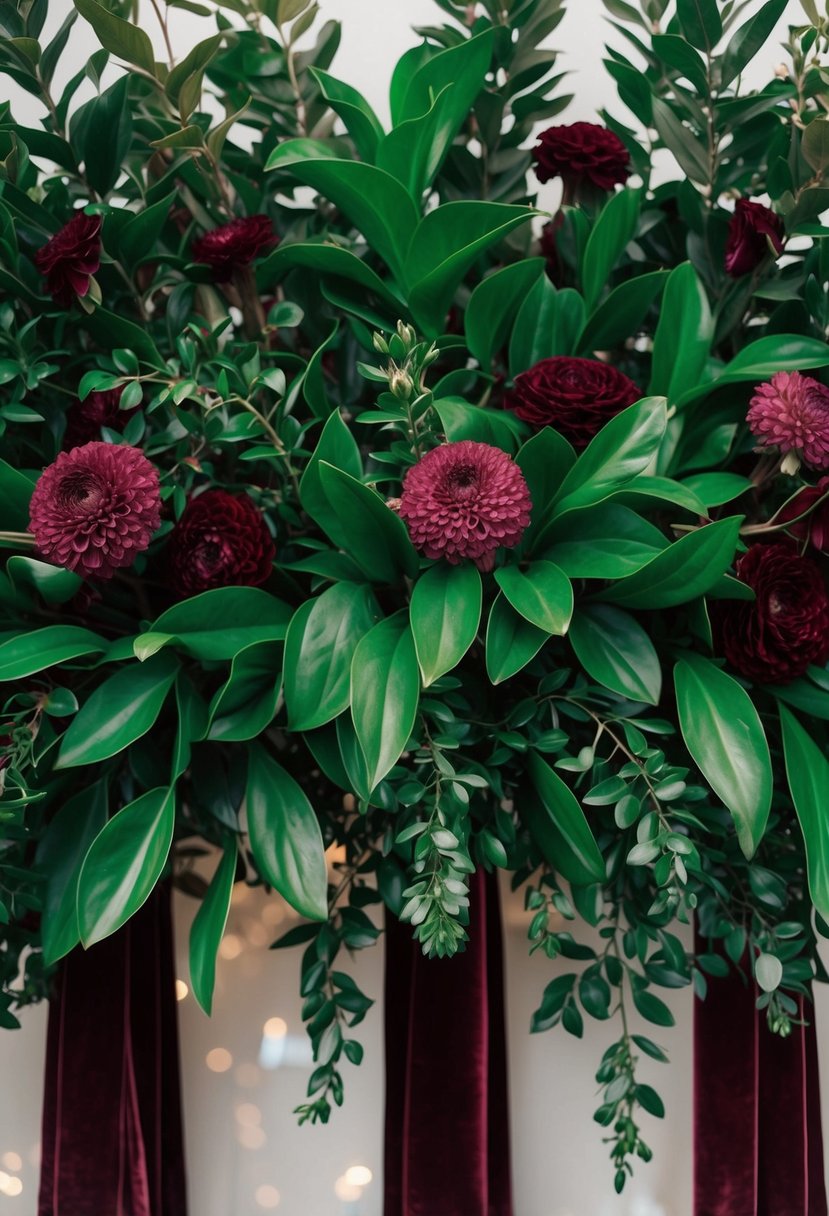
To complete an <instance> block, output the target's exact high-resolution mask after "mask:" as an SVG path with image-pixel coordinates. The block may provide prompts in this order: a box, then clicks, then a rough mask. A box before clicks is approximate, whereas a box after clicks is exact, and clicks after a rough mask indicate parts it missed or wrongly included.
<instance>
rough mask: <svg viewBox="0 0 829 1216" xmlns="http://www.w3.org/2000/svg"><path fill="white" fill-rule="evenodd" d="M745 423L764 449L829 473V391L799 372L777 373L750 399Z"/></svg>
mask: <svg viewBox="0 0 829 1216" xmlns="http://www.w3.org/2000/svg"><path fill="white" fill-rule="evenodd" d="M746 421H747V422H748V425H749V426H750V427H751V431H752V433H753V434H754V435H755V436H756V437H757V441H758V443H759V444H760V445H761V446H762V447H776V448H778V449H779V450H780V451H781V452H783V453H784V454H785V453H786V452H795V453H796V454H797V455H798V456H799V457H801V458H802V459H803V460H805V462H806V464H808V465H811V466H812V468H814V469H829V389H827V388H825V387H824V386H823V385H822V384H819V383H818V382H817V380H813V379H812V378H811V377H810V376H802V375H801V374H800V372H777V373H776V374H775V375H774V376H772V378H771V380H769V381H768V383H766V384H761V385H760V387H759V388H758V389H757V391H756V392H755V394H754V396H753V397H752V398H751V402H750V404H749V410H748V414H747V415H746Z"/></svg>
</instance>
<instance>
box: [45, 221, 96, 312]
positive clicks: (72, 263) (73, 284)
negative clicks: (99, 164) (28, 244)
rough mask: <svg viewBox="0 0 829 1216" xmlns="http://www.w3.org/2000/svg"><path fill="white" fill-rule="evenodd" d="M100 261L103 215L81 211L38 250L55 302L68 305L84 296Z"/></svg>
mask: <svg viewBox="0 0 829 1216" xmlns="http://www.w3.org/2000/svg"><path fill="white" fill-rule="evenodd" d="M100 264H101V217H100V215H84V213H83V212H82V211H79V212H78V213H77V215H75V216H73V217H72V219H71V220H70V221H69V223H68V224H64V226H63V227H62V228H61V230H60V232H56V233H55V235H54V236H53V237H52V239H51V240H50V241H47V242H46V244H45V245H44V246H43V248H42V249H38V251H37V253H36V254H35V265H36V266H37V268H38V270H39V271H40V273H41V274H43V275H45V276H46V287H47V289H48V291H49V294H50V295H51V297H52V299H53V300H54V301H55V303H56V304H60V306H61V307H62V308H68V307H69V305H70V304H71V303H72V301H73V300H74V299H75V297H76V296H85V295H86V294H87V292H88V291H89V280H90V279H91V278H92V276H93V274H95V272H96V271H97V269H98V267H99V266H100Z"/></svg>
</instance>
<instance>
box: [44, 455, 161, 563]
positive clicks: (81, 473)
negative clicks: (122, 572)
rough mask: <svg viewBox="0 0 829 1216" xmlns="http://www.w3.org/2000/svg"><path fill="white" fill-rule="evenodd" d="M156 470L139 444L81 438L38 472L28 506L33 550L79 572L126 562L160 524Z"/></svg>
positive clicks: (148, 541) (134, 556) (142, 547)
mask: <svg viewBox="0 0 829 1216" xmlns="http://www.w3.org/2000/svg"><path fill="white" fill-rule="evenodd" d="M159 504H160V494H159V485H158V473H157V472H156V470H155V469H154V468H153V466H152V465H151V464H150V462H149V460H148V459H147V457H146V456H145V455H144V453H143V452H141V451H139V450H138V448H133V447H129V446H128V445H127V444H114V443H101V442H98V443H87V444H84V445H83V447H79V448H72V450H71V451H70V452H61V453H60V455H59V456H58V458H57V460H56V461H55V462H54V464H50V465H49V467H48V468H47V469H44V471H43V473H42V474H41V475H40V478H39V480H38V483H37V485H36V486H35V490H34V494H33V495H32V501H31V504H30V507H29V513H30V516H31V522H30V524H29V527H30V529H31V531H32V532H33V534H34V538H35V542H36V544H37V549H38V551H39V552H40V553H41V554H42V556H43V557H45V558H46V559H47V560H48V561H51V562H54V563H55V565H57V566H65V567H66V569H67V570H74V571H76V572H77V573H78V574H81V575H83V576H84V577H95V578H111V577H112V575H113V573H114V572H115V571H116V570H117V569H119V568H121V567H122V566H131V565H132V563H133V562H134V561H135V558H136V555H137V554H138V553H140V552H141V551H142V550H144V549H146V548H147V546H148V545H149V543H150V540H151V539H152V535H153V532H155V530H156V528H157V527H158V526H159V524H160V522H161V513H160V509H159Z"/></svg>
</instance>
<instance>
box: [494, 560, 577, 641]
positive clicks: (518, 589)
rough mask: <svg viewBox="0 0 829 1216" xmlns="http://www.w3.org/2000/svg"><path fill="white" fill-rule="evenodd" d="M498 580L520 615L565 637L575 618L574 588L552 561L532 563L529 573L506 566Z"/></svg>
mask: <svg viewBox="0 0 829 1216" xmlns="http://www.w3.org/2000/svg"><path fill="white" fill-rule="evenodd" d="M495 581H496V582H497V584H498V586H499V587H500V588H501V591H502V592H503V594H504V595H505V596H506V598H507V599H508V600H509V602H510V603H511V604H512V606H513V608H514V609H515V611H516V612H518V613H520V614H521V616H523V618H524V620H526V621H529V622H530V624H531V625H535V626H536V628H538V629H543V630H544V631H545V632H546V633H553V634H557V635H558V636H563V635H564V634H565V633H566V632H567V630H568V628H569V625H570V618H571V617H572V615H573V587H572V584H571V583H570V580H569V578H568V577H567V575H566V574H564V573H563V572H562V571H561V570H560V569H559V568H558V566H555V565H553V563H552V562H547V561H537V562H530V563H529V565H528V566H527V567H526V569H525V570H521V569H519V568H518V566H503V567H501V569H499V570H496V571H495Z"/></svg>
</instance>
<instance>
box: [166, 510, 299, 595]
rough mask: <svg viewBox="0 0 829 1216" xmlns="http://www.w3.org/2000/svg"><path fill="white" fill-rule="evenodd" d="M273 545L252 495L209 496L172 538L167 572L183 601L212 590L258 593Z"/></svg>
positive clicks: (187, 512)
mask: <svg viewBox="0 0 829 1216" xmlns="http://www.w3.org/2000/svg"><path fill="white" fill-rule="evenodd" d="M275 552H276V549H275V548H274V543H273V539H272V537H271V534H270V532H269V531H268V527H267V524H266V523H265V520H264V519H263V517H262V513H261V511H259V510H258V508H257V507H256V506H255V505H254V503H253V502H252V500H251V499H250V498H249V497H248V496H247V494H238V495H237V494H228V492H227V491H226V490H205V491H204V493H203V494H199V495H198V497H197V498H191V499H190V502H189V503H188V504H187V506H186V508H185V510H184V514H183V515H182V517H181V519H180V520H179V521H178V523H177V524H176V526H175V528H174V529H173V531H172V534H171V536H170V544H169V548H168V550H167V553H168V569H169V572H170V581H171V583H172V584H173V586H174V587H175V589H176V591H177V592H178V593H179V595H182V596H187V595H197V594H198V592H200V591H209V590H210V588H211V587H258V586H259V585H260V584H261V583H264V581H265V579H266V578H267V577H268V575H269V574H270V572H271V566H272V563H273V558H274V554H275Z"/></svg>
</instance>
